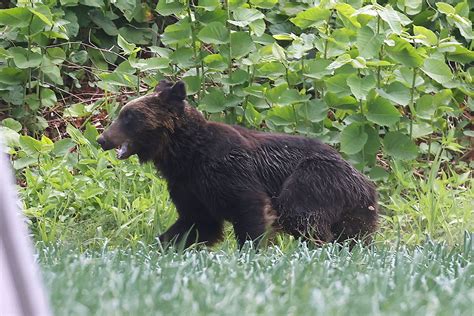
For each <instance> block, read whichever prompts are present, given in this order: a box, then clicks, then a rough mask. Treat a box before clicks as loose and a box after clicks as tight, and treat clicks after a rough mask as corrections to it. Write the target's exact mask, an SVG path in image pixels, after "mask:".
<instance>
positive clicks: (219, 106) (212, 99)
mask: <svg viewBox="0 0 474 316" xmlns="http://www.w3.org/2000/svg"><path fill="white" fill-rule="evenodd" d="M199 109H200V110H202V111H206V112H208V113H219V112H222V111H224V110H225V109H226V97H225V95H224V92H222V90H221V89H217V88H212V89H209V93H208V94H206V95H205V96H204V98H203V99H202V100H201V103H200V104H199Z"/></svg>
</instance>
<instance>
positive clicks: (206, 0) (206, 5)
mask: <svg viewBox="0 0 474 316" xmlns="http://www.w3.org/2000/svg"><path fill="white" fill-rule="evenodd" d="M196 7H198V8H203V9H204V10H206V11H214V10H215V9H217V8H220V7H221V2H220V1H219V0H199V2H198V5H197V6H196Z"/></svg>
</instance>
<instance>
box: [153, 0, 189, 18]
mask: <svg viewBox="0 0 474 316" xmlns="http://www.w3.org/2000/svg"><path fill="white" fill-rule="evenodd" d="M184 8H185V4H184V3H183V2H182V1H180V0H174V1H169V0H159V1H158V4H157V5H156V12H158V13H159V14H161V15H163V16H168V15H173V14H175V15H178V14H180V13H181V12H182V11H183V10H184Z"/></svg>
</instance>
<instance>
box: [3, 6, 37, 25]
mask: <svg viewBox="0 0 474 316" xmlns="http://www.w3.org/2000/svg"><path fill="white" fill-rule="evenodd" d="M31 14H32V13H31V12H30V11H29V10H28V9H27V8H25V7H18V8H11V9H2V10H0V25H7V26H11V27H25V26H28V24H29V23H30V17H31Z"/></svg>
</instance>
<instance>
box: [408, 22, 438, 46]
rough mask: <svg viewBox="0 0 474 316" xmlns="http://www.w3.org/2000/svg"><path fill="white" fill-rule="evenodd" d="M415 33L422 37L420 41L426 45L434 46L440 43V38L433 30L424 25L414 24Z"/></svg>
mask: <svg viewBox="0 0 474 316" xmlns="http://www.w3.org/2000/svg"><path fill="white" fill-rule="evenodd" d="M413 33H414V34H415V36H418V37H420V41H421V42H422V43H423V44H425V45H426V46H434V45H436V44H438V38H437V37H436V34H435V33H433V31H431V30H429V29H427V28H425V27H423V26H416V25H414V26H413Z"/></svg>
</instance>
